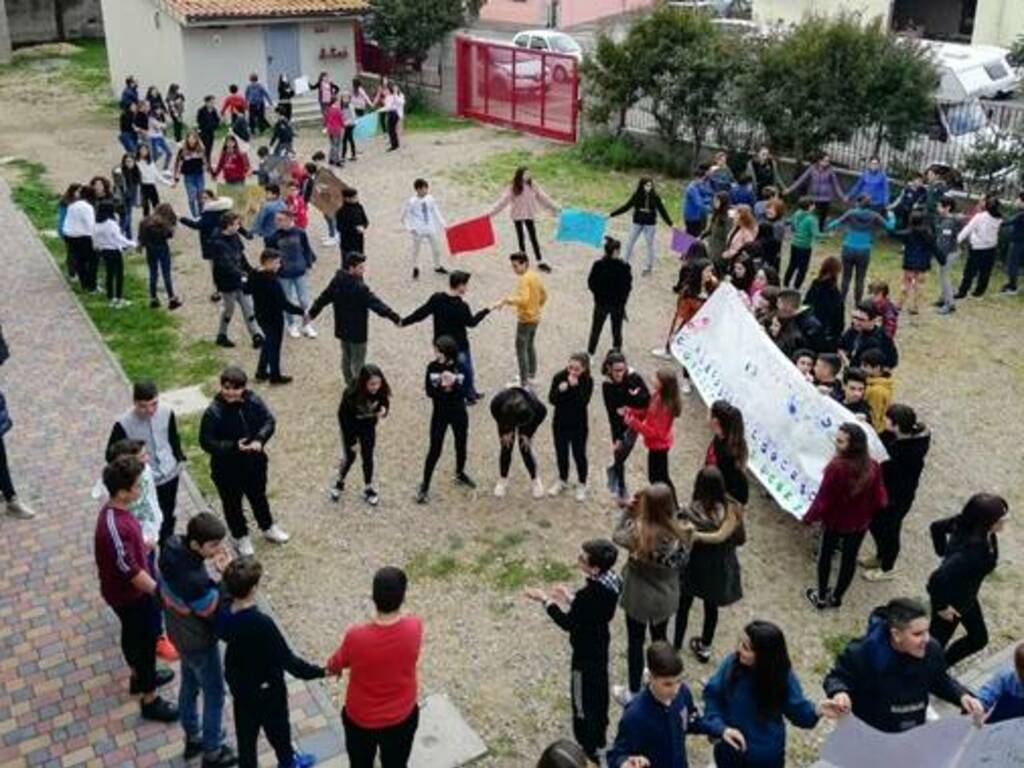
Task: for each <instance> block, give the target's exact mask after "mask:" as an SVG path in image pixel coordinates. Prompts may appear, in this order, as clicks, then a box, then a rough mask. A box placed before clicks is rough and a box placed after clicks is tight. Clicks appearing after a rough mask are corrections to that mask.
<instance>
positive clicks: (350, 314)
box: [309, 269, 402, 344]
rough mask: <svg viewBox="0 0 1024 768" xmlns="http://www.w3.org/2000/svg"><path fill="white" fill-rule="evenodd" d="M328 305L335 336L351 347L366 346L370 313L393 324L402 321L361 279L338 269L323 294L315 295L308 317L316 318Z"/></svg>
mask: <svg viewBox="0 0 1024 768" xmlns="http://www.w3.org/2000/svg"><path fill="white" fill-rule="evenodd" d="M328 304H331V305H332V306H333V307H334V336H335V338H338V339H342V340H344V341H347V342H350V343H352V344H365V343H366V339H367V335H368V333H369V324H370V311H371V310H373V312H374V313H375V314H378V315H380V316H381V317H386V318H387V319H388V320H391V321H392V322H393V323H401V322H402V318H401V317H400V316H399V315H398V313H397V312H395V310H393V309H392V308H391V307H389V306H388V305H387V304H385V303H384V302H383V301H381V300H380V299H379V298H377V294H375V293H374V292H373V291H371V290H370V288H369V286H368V285H367V284H366V283H365V282H363V278H361V277H356V276H355V275H351V274H349V273H348V272H346V271H345V270H343V269H339V270H338V271H337V272H336V273H335V275H334V278H333V279H332V280H331V282H330V284H328V286H327V287H326V288H324V290H323V293H321V294H320V295H319V296H317V298H316V301H314V302H313V306H312V307H310V310H309V316H310V317H311V318H314V317H316V316H317V315H319V314H320V313H321V312H322V311H323V310H324V308H325V307H326V306H327V305H328Z"/></svg>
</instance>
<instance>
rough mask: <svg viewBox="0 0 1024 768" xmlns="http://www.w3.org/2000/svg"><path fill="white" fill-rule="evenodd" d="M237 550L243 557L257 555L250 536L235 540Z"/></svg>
mask: <svg viewBox="0 0 1024 768" xmlns="http://www.w3.org/2000/svg"><path fill="white" fill-rule="evenodd" d="M235 549H237V550H238V554H239V555H240V556H241V557H252V556H253V555H255V554H256V550H255V549H253V546H252V540H251V539H250V538H249V537H248V536H243V537H242V538H240V539H235Z"/></svg>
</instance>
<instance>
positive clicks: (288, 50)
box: [263, 24, 303, 89]
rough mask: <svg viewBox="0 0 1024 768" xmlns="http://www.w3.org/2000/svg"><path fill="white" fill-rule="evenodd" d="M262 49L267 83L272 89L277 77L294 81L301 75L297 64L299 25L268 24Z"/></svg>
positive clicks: (300, 66)
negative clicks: (264, 53)
mask: <svg viewBox="0 0 1024 768" xmlns="http://www.w3.org/2000/svg"><path fill="white" fill-rule="evenodd" d="M263 47H264V49H265V50H266V53H267V83H269V86H268V87H269V88H271V89H273V87H274V86H276V85H277V80H278V77H279V76H280V75H282V74H284V75H286V76H287V77H288V79H289V80H294V79H295V78H296V77H299V76H301V75H302V74H303V72H302V71H301V70H302V65H301V64H300V63H299V25H298V24H268V25H267V26H266V27H264V32H263Z"/></svg>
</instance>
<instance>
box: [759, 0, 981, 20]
mask: <svg viewBox="0 0 1024 768" xmlns="http://www.w3.org/2000/svg"><path fill="white" fill-rule="evenodd" d="M983 1H984V0H983ZM753 6H754V7H753V13H754V18H755V19H756V20H757V21H759V22H763V23H766V24H774V23H776V22H779V21H781V22H782V23H784V24H795V23H796V22H798V21H800V20H801V19H802V18H803V17H804V16H805V15H807V14H811V13H817V14H820V15H822V16H833V15H836V14H838V13H840V12H841V11H849V12H853V13H860V14H861V15H862V16H863V17H864V19H872V18H874V17H875V16H881V17H882V19H883V21H884V22H885V23H886V24H888V23H889V19H890V14H891V8H892V0H754V3H753Z"/></svg>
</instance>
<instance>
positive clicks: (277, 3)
mask: <svg viewBox="0 0 1024 768" xmlns="http://www.w3.org/2000/svg"><path fill="white" fill-rule="evenodd" d="M164 2H165V4H166V5H167V7H168V9H169V10H170V11H171V12H172V13H174V14H176V15H178V16H180V17H181V18H182V19H184V20H185V21H204V20H209V19H236V18H237V19H251V18H274V17H282V16H284V17H293V16H319V15H325V14H326V15H331V14H346V13H354V12H359V11H364V10H366V8H367V3H366V0H164Z"/></svg>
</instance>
